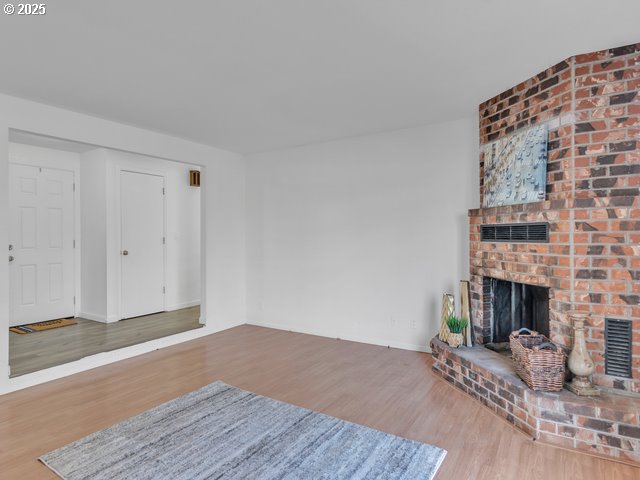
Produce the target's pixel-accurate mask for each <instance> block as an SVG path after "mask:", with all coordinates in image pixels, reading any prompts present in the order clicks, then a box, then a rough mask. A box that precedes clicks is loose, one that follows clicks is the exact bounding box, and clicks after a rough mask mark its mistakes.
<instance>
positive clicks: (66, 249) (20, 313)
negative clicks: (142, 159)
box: [9, 164, 75, 325]
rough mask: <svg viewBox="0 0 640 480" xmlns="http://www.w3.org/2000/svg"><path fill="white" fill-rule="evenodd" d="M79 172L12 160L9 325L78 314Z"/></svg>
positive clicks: (10, 176)
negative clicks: (76, 215) (76, 218)
mask: <svg viewBox="0 0 640 480" xmlns="http://www.w3.org/2000/svg"><path fill="white" fill-rule="evenodd" d="M73 181H74V179H73V172H69V171H66V170H54V169H49V168H39V167H32V166H26V165H16V164H10V165H9V204H10V206H9V209H10V220H9V222H10V223H9V249H10V250H9V260H10V262H9V265H10V266H9V277H10V297H9V324H10V325H22V324H25V323H33V322H43V321H46V320H54V319H58V318H64V317H72V316H74V314H75V307H74V295H75V292H74V290H75V280H74V255H73V249H74V239H73V237H74V186H73Z"/></svg>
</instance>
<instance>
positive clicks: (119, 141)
mask: <svg viewBox="0 0 640 480" xmlns="http://www.w3.org/2000/svg"><path fill="white" fill-rule="evenodd" d="M9 129H16V130H22V131H27V132H33V133H37V134H42V135H48V136H52V137H56V138H64V139H68V140H73V141H78V142H82V143H88V144H92V145H96V146H100V147H110V148H114V149H117V150H122V151H126V152H132V153H138V154H143V155H149V156H153V157H158V158H164V159H167V160H175V161H178V162H186V163H190V164H196V165H200V166H201V169H202V172H203V173H202V183H203V187H202V192H201V194H202V213H201V215H202V222H203V223H202V241H203V246H204V248H203V258H202V259H201V262H202V266H203V270H202V271H203V273H202V275H203V278H205V279H206V280H205V296H204V297H203V298H202V305H203V311H204V315H206V325H205V327H204V328H202V329H198V330H193V331H190V332H185V333H183V334H179V335H175V336H173V337H170V338H166V339H160V340H157V341H152V342H147V343H145V344H142V345H138V346H135V347H129V348H127V349H123V350H120V351H116V352H107V353H105V354H100V355H96V356H93V357H89V358H86V359H83V360H79V361H77V362H73V363H71V364H67V365H63V366H60V367H54V368H52V369H47V370H43V371H41V372H37V373H34V374H29V375H23V376H21V377H18V378H15V379H9V378H8V376H9V368H8V365H9V356H8V350H9V349H8V344H9V337H8V333H9V329H8V328H7V327H8V314H9V298H8V294H9V268H8V264H7V262H0V393H3V392H6V391H10V390H14V389H17V388H23V387H25V386H28V385H33V384H35V383H40V382H43V381H47V380H51V379H53V378H58V377H61V376H65V375H69V374H71V373H75V372H77V371H81V370H86V369H87V368H92V367H95V366H98V365H102V364H105V363H109V362H112V361H114V360H118V359H121V358H126V357H128V356H131V355H135V354H140V353H144V352H146V351H151V350H154V349H156V348H160V347H162V346H166V345H170V344H172V343H175V342H179V341H185V340H189V339H191V338H196V337H198V336H203V335H207V334H210V333H213V332H215V331H219V330H222V329H225V328H229V327H232V326H235V325H239V324H242V323H244V322H245V318H246V310H245V308H246V305H245V301H246V295H245V272H246V269H245V190H244V189H245V166H244V160H243V158H242V156H240V155H237V154H234V153H232V152H228V151H224V150H220V149H217V148H213V147H209V146H206V145H202V144H198V143H195V142H190V141H187V140H183V139H180V138H176V137H171V136H168V135H164V134H160V133H156V132H152V131H149V130H144V129H141V128H136V127H131V126H128V125H123V124H119V123H116V122H111V121H108V120H104V119H100V118H96V117H91V116H88V115H83V114H79V113H75V112H71V111H68V110H63V109H60V108H55V107H51V106H47V105H43V104H39V103H36V102H31V101H27V100H22V99H18V98H15V97H10V96H8V95H0V192H1V193H0V245H7V244H8V232H7V228H8V225H9V222H8V215H9V198H8V183H7V178H8V150H9V149H8V144H9Z"/></svg>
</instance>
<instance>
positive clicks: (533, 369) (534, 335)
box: [509, 328, 565, 392]
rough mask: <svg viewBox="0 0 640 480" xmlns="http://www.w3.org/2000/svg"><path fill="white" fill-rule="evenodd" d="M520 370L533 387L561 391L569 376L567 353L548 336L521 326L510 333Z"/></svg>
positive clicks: (514, 354) (514, 358) (517, 368)
mask: <svg viewBox="0 0 640 480" xmlns="http://www.w3.org/2000/svg"><path fill="white" fill-rule="evenodd" d="M509 344H510V346H511V353H512V355H513V361H514V363H515V366H516V373H517V374H518V376H519V377H520V378H521V379H522V380H524V382H525V383H526V384H527V385H528V386H529V388H531V389H532V390H541V391H544V392H559V391H560V390H562V386H563V384H564V378H565V354H564V352H563V351H562V350H561V349H559V348H558V347H557V346H556V345H554V344H553V343H551V342H550V341H549V339H548V338H547V337H545V336H544V335H540V334H539V333H538V332H533V331H531V330H529V329H528V328H521V329H520V330H518V331H515V332H512V333H511V335H509Z"/></svg>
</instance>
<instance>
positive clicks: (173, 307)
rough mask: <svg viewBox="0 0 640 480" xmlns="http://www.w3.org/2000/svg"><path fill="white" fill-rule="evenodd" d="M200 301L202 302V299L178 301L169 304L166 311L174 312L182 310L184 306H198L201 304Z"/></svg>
mask: <svg viewBox="0 0 640 480" xmlns="http://www.w3.org/2000/svg"><path fill="white" fill-rule="evenodd" d="M200 303H202V302H201V301H200V300H192V301H190V302H182V303H176V304H174V305H170V306H168V307H167V309H166V311H167V312H173V311H175V310H182V309H183V308H191V307H197V306H198V305H200Z"/></svg>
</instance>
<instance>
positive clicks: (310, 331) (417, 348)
mask: <svg viewBox="0 0 640 480" xmlns="http://www.w3.org/2000/svg"><path fill="white" fill-rule="evenodd" d="M247 325H255V326H256V327H266V328H274V329H276V330H286V331H289V332H296V333H305V334H307V335H317V336H319V337H327V338H337V339H340V340H347V341H349V342H358V343H367V344H369V345H379V346H381V347H392V348H400V349H402V350H411V351H413V352H426V353H430V352H431V350H430V349H429V347H428V346H427V345H416V344H411V343H403V342H394V341H388V340H383V339H379V338H372V337H360V336H356V335H347V336H343V335H334V334H330V333H327V332H322V331H320V330H316V329H314V328H300V327H297V326H290V325H286V324H284V323H269V322H256V321H249V322H247Z"/></svg>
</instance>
